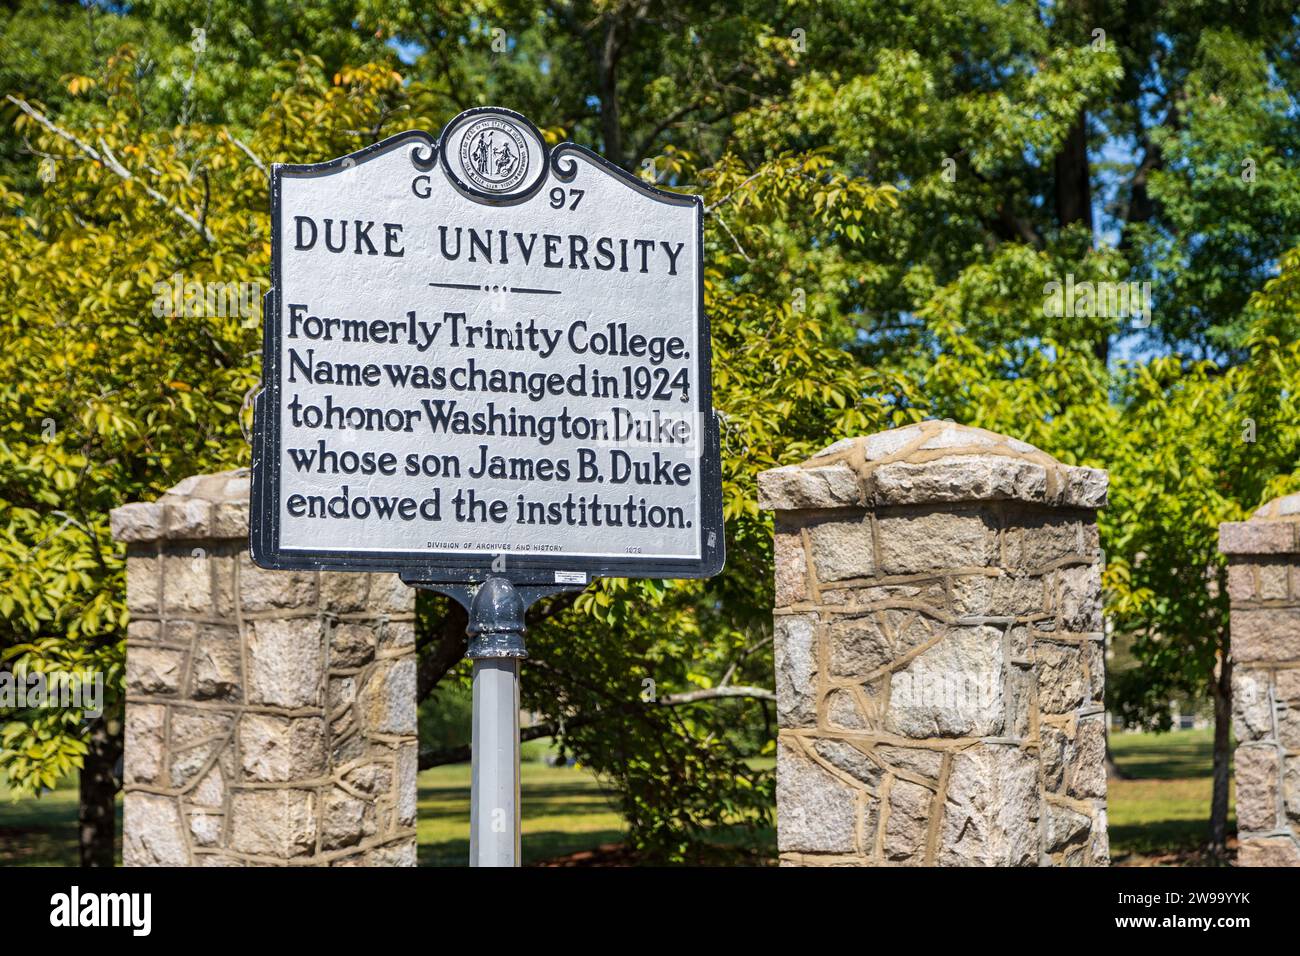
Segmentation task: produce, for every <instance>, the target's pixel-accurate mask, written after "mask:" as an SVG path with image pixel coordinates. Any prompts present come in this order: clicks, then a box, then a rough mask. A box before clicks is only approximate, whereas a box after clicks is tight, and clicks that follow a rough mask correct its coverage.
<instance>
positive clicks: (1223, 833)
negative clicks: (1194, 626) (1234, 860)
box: [1209, 654, 1232, 857]
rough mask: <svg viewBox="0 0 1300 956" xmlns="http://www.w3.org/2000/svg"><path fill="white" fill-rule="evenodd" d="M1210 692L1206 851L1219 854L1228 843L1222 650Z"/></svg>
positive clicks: (1227, 721) (1228, 672)
mask: <svg viewBox="0 0 1300 956" xmlns="http://www.w3.org/2000/svg"><path fill="white" fill-rule="evenodd" d="M1210 687H1211V690H1212V693H1213V696H1214V791H1213V796H1212V797H1211V799H1210V846H1209V850H1210V854H1211V855H1212V856H1215V857H1222V856H1223V855H1224V853H1225V852H1226V850H1227V846H1228V770H1229V767H1230V762H1231V760H1232V751H1231V749H1230V748H1229V739H1228V737H1229V733H1230V732H1231V730H1232V658H1231V657H1229V656H1228V655H1227V654H1224V655H1223V657H1222V660H1221V662H1220V664H1219V673H1218V675H1217V676H1216V678H1215V679H1214V680H1213V681H1212V682H1211V684H1210Z"/></svg>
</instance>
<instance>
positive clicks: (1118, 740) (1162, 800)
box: [1107, 729, 1237, 863]
mask: <svg viewBox="0 0 1300 956" xmlns="http://www.w3.org/2000/svg"><path fill="white" fill-rule="evenodd" d="M1110 746H1111V752H1112V754H1113V755H1114V757H1115V763H1116V764H1117V765H1118V766H1119V768H1120V770H1121V771H1123V772H1124V774H1125V775H1126V779H1124V780H1111V781H1110V794H1109V796H1110V800H1109V807H1108V811H1107V812H1108V815H1109V819H1110V849H1111V857H1112V859H1113V860H1114V861H1115V862H1117V863H1120V862H1128V863H1140V862H1145V860H1144V859H1143V858H1145V857H1150V856H1153V855H1158V854H1165V853H1177V852H1180V851H1189V850H1195V849H1197V848H1199V847H1201V846H1203V845H1204V843H1205V840H1206V837H1207V835H1208V829H1209V818H1210V788H1211V778H1210V772H1211V766H1212V759H1213V749H1212V748H1213V731H1211V730H1209V729H1206V730H1176V731H1171V732H1169V733H1167V734H1145V733H1143V734H1130V733H1112V734H1111V737H1110ZM1233 796H1234V792H1233V789H1232V787H1231V786H1230V787H1229V805H1228V806H1229V817H1228V830H1229V832H1230V833H1231V832H1233V831H1234V830H1235V829H1236V826H1237V824H1236V810H1235V804H1234V803H1233V802H1232V798H1233Z"/></svg>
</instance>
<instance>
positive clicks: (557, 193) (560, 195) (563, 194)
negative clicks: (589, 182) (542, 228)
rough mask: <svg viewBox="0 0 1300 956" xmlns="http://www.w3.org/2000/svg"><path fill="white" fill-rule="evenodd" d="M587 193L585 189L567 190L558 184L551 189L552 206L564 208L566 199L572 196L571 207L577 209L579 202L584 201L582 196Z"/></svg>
mask: <svg viewBox="0 0 1300 956" xmlns="http://www.w3.org/2000/svg"><path fill="white" fill-rule="evenodd" d="M585 195H587V191H586V190H585V189H569V190H566V189H565V188H564V187H563V186H556V187H555V188H554V189H552V190H551V208H552V209H563V208H564V203H565V201H566V200H567V199H568V198H569V197H570V196H572V197H573V202H571V203H569V209H571V210H572V209H577V208H578V203H580V202H582V197H583V196H585Z"/></svg>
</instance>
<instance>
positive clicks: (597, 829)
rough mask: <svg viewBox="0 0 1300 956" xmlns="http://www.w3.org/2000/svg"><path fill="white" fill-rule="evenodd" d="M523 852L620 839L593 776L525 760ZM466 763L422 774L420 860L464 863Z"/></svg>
mask: <svg viewBox="0 0 1300 956" xmlns="http://www.w3.org/2000/svg"><path fill="white" fill-rule="evenodd" d="M520 781H521V788H520V789H521V791H522V801H523V807H522V811H523V812H522V815H523V822H522V830H523V836H522V855H523V862H524V864H525V865H527V864H529V863H534V862H536V861H538V860H545V859H550V858H552V857H556V856H562V855H564V854H567V853H573V852H576V851H578V850H589V849H593V848H595V847H597V846H599V845H601V844H602V843H613V842H616V841H618V840H619V839H621V838H622V835H623V831H624V825H623V818H622V817H621V816H620V815H619V813H618V811H617V810H615V809H614V808H613V806H612V805H611V801H610V800H609V798H607V797H606V796H605V794H604V793H602V792H601V789H600V786H599V785H598V783H597V781H596V778H595V777H594V776H592V775H591V774H590V773H589V772H587V771H586V770H582V769H580V768H577V767H548V766H546V765H545V764H542V763H533V762H528V763H524V764H523V765H522V767H521V772H520ZM469 785H470V771H469V766H468V765H458V766H450V767H434V768H433V769H432V770H426V771H424V772H423V773H422V774H420V778H419V786H420V794H419V799H420V828H419V841H420V865H421V866H464V865H465V864H466V863H467V861H468V859H469Z"/></svg>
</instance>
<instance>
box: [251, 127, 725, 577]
mask: <svg viewBox="0 0 1300 956" xmlns="http://www.w3.org/2000/svg"><path fill="white" fill-rule="evenodd" d="M272 207H273V225H272V228H273V235H272V247H273V251H272V259H273V265H272V268H273V277H272V291H271V292H270V294H269V295H268V296H267V301H266V330H265V340H264V342H265V344H264V356H263V390H262V391H261V393H259V395H258V398H257V404H256V406H255V416H256V431H257V435H256V441H255V448H254V461H253V521H252V524H253V528H252V550H253V556H254V559H255V560H256V561H257V563H258V564H259V565H261V566H263V567H274V568H302V567H311V568H333V569H342V570H392V571H400V572H402V573H403V576H404V577H407V578H408V579H409V580H444V581H447V580H477V579H481V578H482V576H483V572H485V571H488V570H491V571H493V572H496V573H502V572H508V573H512V574H513V576H514V577H515V578H516V579H517V580H534V581H543V580H545V581H552V580H559V579H560V578H561V577H562V576H565V575H567V576H568V577H566V580H574V581H576V580H577V579H578V578H579V577H581V578H582V579H583V580H584V581H585V580H586V575H587V574H588V573H592V574H618V575H629V576H658V577H696V576H707V575H710V574H715V573H717V571H718V570H719V569H720V568H721V566H722V561H723V540H722V537H723V535H722V508H721V477H720V470H719V460H718V435H717V427H716V422H715V419H714V416H713V411H712V405H711V392H710V378H709V375H710V354H709V333H708V320H707V318H706V317H705V315H704V313H703V280H702V268H703V264H702V262H701V258H702V238H701V237H702V230H701V221H702V214H703V213H702V208H701V204H700V200H699V198H698V197H695V196H686V195H680V194H676V193H669V192H665V191H663V190H659V189H655V188H653V187H651V186H648V185H646V184H645V183H643V182H641V181H640V180H639V179H637V178H635V177H633V176H631V175H629V174H627V173H626V172H624V171H622V170H621V169H618V168H616V167H614V166H612V165H610V164H609V163H607V162H605V161H604V160H603V159H601V158H600V157H599V156H597V155H596V154H594V153H592V152H590V151H589V150H586V149H584V148H582V147H580V146H575V145H572V144H568V143H565V144H561V145H560V146H557V147H555V148H554V149H548V148H547V146H546V144H545V141H544V140H543V138H542V136H541V135H540V133H539V132H538V131H537V129H536V128H535V127H534V126H533V125H532V124H531V123H529V122H528V121H527V120H526V119H524V118H523V117H522V116H519V115H518V114H516V113H512V112H510V111H508V110H500V109H480V110H470V111H468V112H466V113H463V114H461V115H460V116H458V117H457V118H456V119H454V120H453V121H452V122H451V123H449V124H448V125H447V127H446V128H445V129H444V130H443V132H442V135H441V136H440V137H438V138H437V139H436V140H435V139H434V138H433V137H432V136H430V135H429V134H428V133H425V132H423V131H412V132H408V133H402V134H399V135H397V136H394V137H392V138H390V139H387V140H385V141H383V142H381V143H377V144H375V145H374V146H371V147H369V148H367V149H364V150H362V151H360V152H357V153H354V154H352V155H350V156H347V157H345V158H343V159H340V160H334V161H333V162H328V163H321V164H316V165H308V166H287V165H276V166H275V168H274V170H273V172H272Z"/></svg>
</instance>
